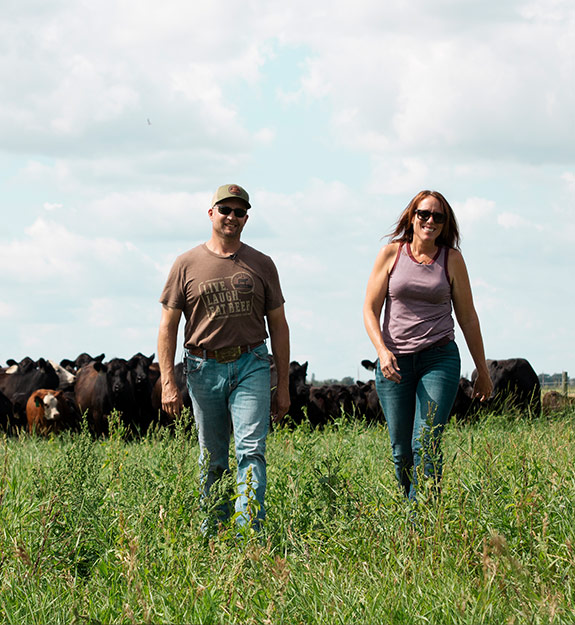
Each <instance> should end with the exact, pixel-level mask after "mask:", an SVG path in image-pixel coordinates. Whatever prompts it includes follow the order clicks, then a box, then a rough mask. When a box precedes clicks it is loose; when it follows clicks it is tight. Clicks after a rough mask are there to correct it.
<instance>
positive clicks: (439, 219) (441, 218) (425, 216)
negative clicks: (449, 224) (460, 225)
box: [415, 208, 447, 224]
mask: <svg viewBox="0 0 575 625" xmlns="http://www.w3.org/2000/svg"><path fill="white" fill-rule="evenodd" d="M415 214H416V215H417V216H418V217H419V219H421V221H429V218H430V217H433V221H434V222H435V223H436V224H444V223H445V221H446V219H447V216H446V214H445V213H437V212H436V211H426V210H419V208H416V209H415Z"/></svg>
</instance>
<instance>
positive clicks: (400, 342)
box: [382, 243, 455, 354]
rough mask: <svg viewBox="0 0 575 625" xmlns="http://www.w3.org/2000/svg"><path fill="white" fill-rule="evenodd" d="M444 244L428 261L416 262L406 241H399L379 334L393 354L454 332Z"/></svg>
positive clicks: (416, 349) (444, 338)
mask: <svg viewBox="0 0 575 625" xmlns="http://www.w3.org/2000/svg"><path fill="white" fill-rule="evenodd" d="M448 253H449V248H448V247H440V248H439V249H438V250H437V254H436V255H435V258H434V259H433V261H432V263H431V264H429V265H423V264H420V263H418V262H417V261H416V260H415V258H414V257H413V256H412V255H411V249H410V247H409V243H406V244H405V245H403V244H402V245H401V246H400V248H399V251H398V253H397V257H396V259H395V263H394V266H393V268H392V270H391V273H390V276H389V281H388V287H387V296H386V299H385V313H384V317H383V327H382V334H383V340H384V343H385V346H386V347H387V348H388V349H389V350H390V351H391V352H392V353H394V354H412V353H415V352H419V351H421V350H422V349H426V348H428V347H431V346H432V345H433V344H434V343H437V342H438V341H448V340H453V338H454V336H455V332H454V323H453V316H452V314H451V285H450V283H449V275H448V273H447V255H448Z"/></svg>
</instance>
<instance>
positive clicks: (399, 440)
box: [375, 341, 461, 501]
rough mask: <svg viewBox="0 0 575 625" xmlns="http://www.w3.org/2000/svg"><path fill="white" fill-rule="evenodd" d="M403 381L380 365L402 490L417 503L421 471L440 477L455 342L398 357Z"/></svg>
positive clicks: (454, 377)
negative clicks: (388, 374) (390, 376)
mask: <svg viewBox="0 0 575 625" xmlns="http://www.w3.org/2000/svg"><path fill="white" fill-rule="evenodd" d="M397 363H398V365H399V368H400V371H399V373H400V374H401V382H400V383H399V384H397V383H396V382H391V381H390V380H386V379H385V378H384V377H383V373H382V372H381V368H380V367H379V366H378V367H377V370H376V375H375V387H376V390H377V394H378V396H379V401H380V403H381V407H382V409H383V414H384V415H385V420H386V421H387V426H388V430H389V438H390V440H391V449H392V454H393V462H394V464H395V475H396V477H397V480H398V482H399V485H400V487H401V488H402V489H403V492H404V493H405V495H406V496H407V497H409V499H410V500H413V501H415V499H416V493H417V478H418V476H417V469H418V467H419V466H420V464H421V461H422V457H423V475H424V476H425V477H426V478H433V479H434V481H435V483H438V481H439V480H440V479H441V473H442V462H443V460H442V454H441V449H440V440H441V434H442V432H443V429H444V427H445V424H446V423H447V420H448V419H449V413H450V411H451V408H452V406H453V402H454V401H455V396H456V394H457V387H458V384H459V377H460V370H461V359H460V357H459V349H458V347H457V345H456V344H455V341H451V342H449V343H448V344H447V345H441V346H435V347H430V348H429V349H425V350H423V351H421V352H417V353H415V354H408V355H405V356H398V357H397Z"/></svg>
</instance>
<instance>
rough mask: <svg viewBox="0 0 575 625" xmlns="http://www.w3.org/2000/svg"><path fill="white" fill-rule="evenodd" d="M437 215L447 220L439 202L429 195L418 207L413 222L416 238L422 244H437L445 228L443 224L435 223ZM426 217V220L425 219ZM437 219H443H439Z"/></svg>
mask: <svg viewBox="0 0 575 625" xmlns="http://www.w3.org/2000/svg"><path fill="white" fill-rule="evenodd" d="M436 215H443V219H446V218H447V216H446V215H445V213H444V212H443V208H442V207H441V204H440V203H439V200H438V199H437V198H434V197H433V196H432V195H428V196H427V197H425V198H423V200H421V202H419V204H418V205H417V208H416V209H415V214H414V216H413V219H412V221H411V225H412V226H413V236H414V238H418V239H419V240H421V241H422V242H430V241H431V242H432V243H435V241H436V239H437V237H438V236H439V235H440V234H441V231H442V230H443V226H444V224H443V223H437V222H436V221H435V220H436ZM424 217H425V218H426V219H423V218H424ZM437 219H442V218H441V217H438V218H437Z"/></svg>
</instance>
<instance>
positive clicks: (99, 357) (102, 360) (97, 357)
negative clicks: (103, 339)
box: [94, 354, 106, 362]
mask: <svg viewBox="0 0 575 625" xmlns="http://www.w3.org/2000/svg"><path fill="white" fill-rule="evenodd" d="M104 358H106V354H100V355H99V356H96V358H94V360H95V361H96V362H104Z"/></svg>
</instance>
